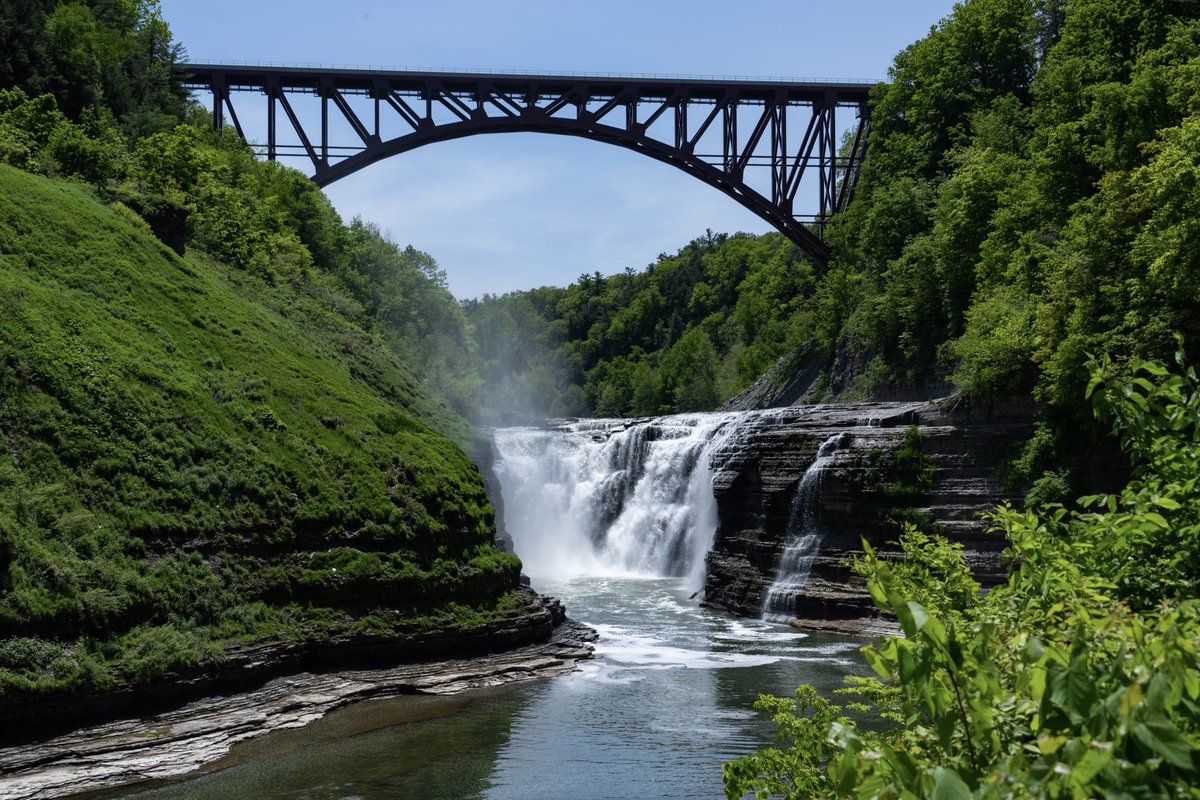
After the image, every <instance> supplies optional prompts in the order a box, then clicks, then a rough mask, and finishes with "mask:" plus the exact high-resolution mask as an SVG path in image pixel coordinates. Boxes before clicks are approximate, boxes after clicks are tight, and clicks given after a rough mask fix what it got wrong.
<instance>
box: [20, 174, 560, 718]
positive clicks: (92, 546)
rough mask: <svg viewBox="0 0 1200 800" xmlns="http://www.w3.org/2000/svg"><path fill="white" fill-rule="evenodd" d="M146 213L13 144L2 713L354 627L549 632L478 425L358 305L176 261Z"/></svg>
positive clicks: (390, 635) (318, 650)
mask: <svg viewBox="0 0 1200 800" xmlns="http://www.w3.org/2000/svg"><path fill="white" fill-rule="evenodd" d="M139 223H140V220H139V219H138V218H137V217H136V215H133V214H132V213H130V212H129V211H128V209H124V208H116V209H114V208H111V207H108V206H106V205H104V204H103V203H102V202H100V201H99V200H97V199H96V197H95V194H94V192H92V191H91V190H89V189H87V188H84V187H81V186H76V185H71V184H65V183H60V182H53V181H49V180H46V179H44V178H39V177H34V176H31V175H28V174H24V173H21V172H18V171H16V170H13V169H10V168H8V167H3V166H0V441H2V445H3V446H2V447H0V716H3V717H4V718H5V719H6V720H7V721H8V722H11V723H14V724H12V725H8V724H6V728H7V731H8V732H9V733H12V732H14V731H18V730H21V731H24V730H26V729H25V728H23V727H22V726H20V725H18V724H16V723H19V722H20V721H21V719H22V718H26V719H33V718H35V717H41V718H43V719H45V718H48V717H52V716H53V715H52V714H49V713H48V712H47V709H51V708H56V709H63V710H64V711H66V710H70V711H72V712H83V711H86V710H88V709H89V708H94V707H95V704H94V703H90V702H89V701H93V700H95V698H96V697H97V696H99V695H106V696H108V697H122V696H123V697H126V698H129V697H131V696H133V695H131V694H130V693H129V692H128V691H126V690H127V689H128V687H130V686H139V685H140V686H157V687H159V688H160V689H161V688H162V687H164V686H167V687H169V686H172V685H175V684H176V683H177V682H178V681H179V680H180V679H186V680H187V681H188V682H190V685H192V686H193V687H198V688H202V687H204V686H211V685H216V684H217V683H220V682H221V681H229V680H233V679H235V678H236V676H235V675H234V674H233V673H235V672H236V673H238V674H243V675H246V676H257V677H261V673H262V671H263V670H264V669H267V670H270V669H280V668H284V667H287V666H288V665H292V666H296V665H299V664H300V663H301V662H305V663H309V662H311V661H312V660H313V659H315V658H318V657H323V658H326V659H327V660H328V658H330V655H329V654H330V653H335V652H337V648H338V647H339V646H340V645H342V644H344V643H346V642H351V643H353V645H354V646H353V647H350V648H349V649H348V650H347V651H346V652H352V653H354V657H355V658H356V659H359V660H362V659H366V658H371V657H386V658H390V659H402V658H406V657H415V656H421V655H427V654H432V653H435V652H440V651H445V650H446V649H458V650H462V649H464V648H468V647H474V648H484V647H488V646H491V645H493V644H497V643H499V644H505V643H517V642H521V641H526V640H531V639H534V638H538V637H544V636H546V635H547V634H548V632H549V628H550V626H551V624H552V619H551V617H552V615H551V614H550V613H549V612H548V611H547V610H546V609H545V608H543V607H542V605H541V603H540V601H538V600H537V599H536V598H531V596H529V595H528V594H527V593H521V592H520V591H518V588H517V587H518V573H519V566H520V565H519V562H518V561H517V560H516V559H515V558H514V557H512V556H510V555H507V554H504V553H502V552H500V551H499V550H497V549H496V548H495V546H494V544H493V532H494V528H493V512H492V508H491V506H490V505H489V503H488V499H487V495H486V493H485V491H484V487H483V482H482V480H481V479H480V476H479V473H478V470H477V469H476V468H475V466H474V465H473V464H472V463H471V462H470V460H468V458H467V457H466V456H465V455H464V454H463V452H462V450H461V449H460V447H459V446H458V445H456V444H455V443H454V442H453V441H451V439H449V438H447V436H446V435H445V434H450V435H453V436H455V437H458V438H459V439H460V441H465V440H466V438H467V437H468V436H469V434H468V432H467V429H466V428H465V426H463V425H462V423H461V422H458V421H456V419H455V418H453V417H452V416H451V415H450V414H449V413H448V412H446V411H445V410H444V409H443V408H440V407H439V406H438V405H437V404H435V403H434V402H432V401H431V400H430V399H429V398H428V397H427V396H425V395H424V394H423V393H422V391H421V390H420V388H419V387H418V385H417V383H416V382H415V381H414V380H413V378H412V377H411V375H410V374H409V373H408V372H407V370H406V369H405V368H404V367H403V365H402V364H400V363H399V362H398V361H397V360H396V358H395V357H394V356H393V355H392V354H391V353H390V352H389V350H388V349H387V348H385V347H383V346H381V344H380V342H379V341H378V339H379V337H378V336H377V335H375V334H373V333H371V332H370V331H368V330H366V329H364V328H363V327H361V326H360V325H359V324H357V323H355V322H353V321H352V320H351V318H350V315H349V314H347V313H345V312H344V311H343V310H344V309H346V308H347V307H348V306H350V305H351V304H350V303H349V301H346V300H344V299H343V298H342V297H341V296H339V295H338V294H337V293H336V292H335V291H334V290H332V289H331V288H329V286H328V284H327V283H326V282H325V281H324V279H322V278H321V277H320V276H319V275H314V274H309V275H301V276H297V277H296V278H294V279H292V280H288V281H284V280H280V279H276V280H274V281H272V280H268V279H265V278H262V277H257V276H255V275H254V274H252V273H248V272H246V271H234V270H228V269H226V268H224V267H222V266H221V265H219V264H215V263H211V262H209V261H206V260H201V259H200V258H196V257H188V258H179V257H177V256H175V255H174V254H173V253H171V252H170V251H169V250H168V249H167V248H165V247H164V246H162V245H161V244H160V243H159V242H158V241H157V240H155V239H154V238H153V237H152V236H151V235H150V234H149V232H148V231H147V230H145V228H144V226H143V225H140V224H139ZM431 426H432V427H431ZM434 428H437V429H438V431H440V432H438V431H435V430H434ZM497 631H499V632H502V633H501V635H498V636H497V637H495V638H494V639H493V638H489V635H490V634H491V633H495V632H497ZM496 639H498V640H499V641H495V640H496ZM264 643H265V644H266V645H267V646H266V647H265V648H264V647H263V646H262V645H263V644H264ZM249 645H255V647H254V648H253V652H254V657H253V658H242V657H241V656H240V655H239V654H240V653H241V652H243V650H245V648H246V647H247V646H249ZM276 645H277V646H276ZM333 657H336V656H333ZM222 664H225V666H226V668H224V669H223V668H222ZM98 690H111V691H98ZM150 695H151V696H156V697H168V696H170V691H169V690H168V691H165V692H160V693H159V694H153V693H150ZM143 696H147V694H146V693H143ZM109 710H112V709H109ZM60 721H61V720H60Z"/></svg>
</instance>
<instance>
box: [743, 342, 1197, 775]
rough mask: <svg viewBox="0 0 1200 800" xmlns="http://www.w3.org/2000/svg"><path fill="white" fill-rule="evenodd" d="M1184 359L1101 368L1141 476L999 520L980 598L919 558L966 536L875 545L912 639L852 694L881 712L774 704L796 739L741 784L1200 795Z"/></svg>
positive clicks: (755, 765) (878, 587) (1109, 412)
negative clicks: (1122, 372)
mask: <svg viewBox="0 0 1200 800" xmlns="http://www.w3.org/2000/svg"><path fill="white" fill-rule="evenodd" d="M1177 360H1178V364H1179V367H1180V369H1179V371H1178V372H1176V373H1171V372H1168V370H1167V369H1166V368H1165V367H1164V366H1163V365H1162V364H1160V363H1138V364H1135V365H1134V378H1133V379H1132V381H1129V382H1124V383H1121V382H1118V381H1116V380H1113V379H1112V378H1105V377H1104V369H1105V368H1109V365H1108V364H1107V362H1106V363H1105V364H1104V365H1103V366H1102V367H1097V368H1096V371H1095V373H1094V377H1093V381H1092V385H1091V388H1090V389H1089V394H1091V393H1092V392H1093V390H1094V389H1095V388H1096V387H1098V386H1101V385H1104V386H1105V390H1104V391H1103V392H1099V393H1096V394H1095V400H1096V407H1097V411H1098V414H1099V416H1101V417H1102V418H1103V419H1107V420H1111V421H1112V423H1113V427H1114V430H1115V432H1116V433H1117V434H1118V436H1119V437H1120V439H1121V442H1122V444H1123V446H1124V447H1125V449H1126V451H1127V452H1128V453H1129V455H1130V456H1131V457H1132V459H1133V461H1134V463H1135V473H1134V477H1133V479H1132V481H1131V482H1130V483H1129V485H1128V486H1127V487H1125V489H1124V490H1123V491H1122V492H1121V493H1120V494H1119V495H1114V496H1105V497H1088V498H1084V499H1083V500H1082V501H1081V503H1080V505H1081V509H1080V510H1068V509H1066V508H1063V507H1061V506H1045V507H1043V508H1041V509H1039V510H1038V511H1037V512H1036V513H1035V512H1029V511H1026V512H1022V511H1017V510H1014V509H1012V508H1007V507H1005V508H1000V509H998V510H997V511H996V512H994V514H993V520H994V521H995V523H996V524H997V526H998V527H999V528H1000V529H1001V530H1003V531H1004V533H1006V534H1007V536H1008V537H1009V539H1010V541H1011V543H1012V548H1011V551H1010V553H1011V556H1012V558H1013V563H1014V564H1015V572H1014V574H1013V576H1012V578H1011V580H1010V581H1009V583H1008V585H1007V586H1004V587H1001V588H997V589H995V590H993V591H992V592H991V593H989V594H988V595H987V596H986V598H983V599H976V598H975V597H974V596H973V595H971V594H964V593H963V592H961V591H960V590H961V588H962V581H961V565H960V566H959V567H957V568H956V570H957V571H956V572H955V574H957V575H958V576H959V579H956V580H955V581H954V582H953V584H952V585H953V587H954V591H952V592H951V591H946V590H944V589H943V588H942V587H941V586H939V584H938V582H936V581H930V580H929V579H928V571H927V570H924V569H921V568H920V566H919V565H917V566H916V567H915V568H914V565H913V563H912V562H921V561H923V562H925V563H926V564H928V563H942V564H945V563H947V562H946V561H945V559H946V558H951V559H953V557H954V555H955V553H954V550H953V548H951V547H950V546H948V545H944V544H943V545H942V546H940V547H937V548H935V550H937V551H938V552H937V553H936V554H935V555H933V556H931V555H930V551H929V542H928V541H923V542H922V543H921V544H923V545H924V546H923V547H920V548H918V549H915V550H910V552H909V554H908V557H907V561H906V563H905V564H901V565H889V564H887V563H884V562H883V561H881V560H879V559H877V558H876V557H875V556H874V555H873V554H871V553H870V551H869V550H868V557H867V559H866V561H865V562H864V564H863V565H862V569H863V571H864V572H865V573H866V574H867V575H868V576H869V586H870V590H871V594H872V596H873V597H874V599H875V601H876V603H877V604H878V605H879V607H880V608H882V609H883V610H884V611H886V612H889V613H891V614H894V615H895V616H896V618H898V619H899V621H900V625H901V628H902V630H903V633H904V636H903V637H897V638H889V639H887V640H885V641H884V642H882V643H881V644H878V645H874V646H871V647H867V648H865V650H864V652H865V654H866V657H867V661H868V663H869V664H870V665H871V667H872V668H873V669H874V670H875V672H877V673H878V674H879V676H880V679H879V680H875V679H871V680H859V681H855V682H854V683H855V685H854V686H852V687H850V688H849V689H847V690H843V691H844V692H848V693H858V694H861V695H863V696H864V698H865V699H866V700H867V701H868V703H867V704H864V703H850V704H848V705H846V706H839V705H836V704H834V703H832V702H831V701H830V700H828V699H825V698H822V697H819V696H817V694H816V693H815V692H814V691H813V690H812V688H811V687H802V688H801V689H800V690H799V691H798V692H797V694H796V699H795V700H792V699H783V698H776V697H763V698H762V699H761V700H760V702H759V708H760V709H761V710H764V711H768V712H770V713H771V714H772V715H773V717H774V719H775V722H776V724H777V726H778V732H779V742H780V746H779V747H777V748H771V749H767V750H764V751H761V752H759V753H756V754H752V755H750V756H747V757H745V758H742V759H739V760H737V761H734V762H732V763H730V764H728V765H726V767H725V784H726V795H727V796H728V797H729V798H741V797H744V796H745V795H747V794H753V795H754V796H756V797H761V798H766V797H771V796H783V797H788V798H808V797H881V798H900V797H936V798H968V797H978V798H985V797H987V798H991V797H996V798H999V797H1072V798H1085V797H1111V798H1117V797H1200V605H1198V604H1197V601H1196V599H1195V598H1196V597H1197V595H1198V594H1200V381H1197V377H1196V372H1195V369H1194V368H1192V367H1190V366H1187V365H1186V363H1185V362H1184V360H1183V357H1182V355H1178V356H1177ZM959 561H961V559H959ZM934 609H938V611H935V610H934ZM870 715H878V717H879V718H880V719H881V720H882V723H879V722H870V721H867V720H869V716H870Z"/></svg>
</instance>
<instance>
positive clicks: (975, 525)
mask: <svg viewBox="0 0 1200 800" xmlns="http://www.w3.org/2000/svg"><path fill="white" fill-rule="evenodd" d="M1032 422H1033V413H1032V408H1031V407H1029V406H1024V405H1017V404H1012V405H1007V406H994V407H991V408H988V409H978V408H976V409H969V408H966V407H965V406H964V405H961V404H960V405H958V406H954V405H953V404H951V403H948V402H944V401H943V402H914V403H867V404H862V403H855V404H831V405H825V406H810V407H790V408H783V409H776V410H774V411H771V412H765V413H760V414H759V415H757V416H755V417H754V419H753V420H752V421H749V422H748V423H747V425H748V426H749V427H748V429H747V430H746V431H744V432H743V434H742V435H740V436H738V437H737V439H736V446H731V447H726V448H724V449H722V450H721V451H719V452H717V453H714V454H713V458H712V467H713V493H714V495H715V497H716V502H717V514H718V519H719V522H718V526H717V533H716V538H715V541H714V543H713V547H712V550H711V552H710V553H709V555H708V559H707V579H706V585H705V603H706V604H707V605H709V606H712V607H717V608H722V609H725V610H727V611H731V612H733V613H736V614H741V615H744V616H752V617H758V616H760V615H761V614H762V612H763V602H764V598H765V597H766V595H767V593H768V590H769V589H770V587H771V586H772V584H773V583H774V582H775V581H776V578H777V577H778V573H779V565H780V560H781V557H782V555H783V552H784V550H785V549H786V548H787V547H788V546H789V545H794V544H795V543H796V541H797V539H798V537H800V536H802V535H804V534H805V533H813V532H815V533H816V536H815V537H814V540H815V547H814V550H813V552H812V554H811V566H810V567H808V573H807V576H806V578H805V579H804V581H803V585H802V586H801V587H799V588H797V589H795V590H794V591H792V590H789V594H791V595H793V596H794V599H793V600H792V603H793V605H792V606H791V608H792V611H791V613H792V614H793V615H794V617H795V621H794V623H793V624H799V625H802V626H804V627H814V628H821V629H827V630H837V631H843V632H847V633H866V634H871V633H875V632H878V631H879V630H882V629H883V628H884V627H886V626H887V623H886V622H885V621H882V620H879V619H878V617H877V614H876V611H875V606H874V603H873V602H872V601H871V599H870V596H869V595H868V594H867V592H866V586H865V583H864V582H863V581H862V579H861V578H859V577H858V576H855V575H853V574H852V573H851V571H850V569H849V565H848V562H849V561H850V560H851V559H852V558H853V557H854V556H856V555H860V554H861V553H862V545H861V542H862V540H863V539H864V538H865V539H866V540H867V541H869V542H870V543H871V545H872V547H875V548H876V549H877V550H881V551H883V552H887V551H888V550H889V549H894V548H892V547H889V542H891V541H893V540H894V539H895V538H896V537H897V535H898V534H899V527H898V526H897V524H896V523H895V522H894V521H892V519H893V518H894V517H896V516H897V513H900V514H903V515H907V516H910V517H917V516H919V517H921V518H923V519H924V520H926V521H927V522H930V523H934V524H936V525H937V526H940V528H941V530H942V532H943V533H944V534H945V535H946V536H947V538H949V539H950V540H951V541H954V542H960V543H962V544H963V546H964V548H965V552H966V557H967V560H968V563H969V564H970V565H971V566H972V568H973V569H974V571H975V574H976V577H977V579H978V580H980V581H981V582H982V583H984V584H985V585H988V584H994V583H997V582H999V581H1000V580H1002V579H1003V570H1002V567H1001V565H1000V558H999V556H1000V553H1001V551H1002V550H1003V549H1004V547H1005V544H1006V543H1005V541H1004V539H1003V537H1002V536H1001V535H999V534H995V533H990V532H989V531H988V524H987V523H986V521H984V520H983V519H981V518H980V515H981V514H982V513H983V512H985V511H987V510H988V509H990V508H992V507H994V506H995V505H997V504H998V503H1000V502H1003V501H1005V500H1009V501H1013V502H1018V501H1019V494H1020V493H1016V494H1014V493H1010V492H1006V491H1005V490H1004V489H1003V488H1002V487H1001V485H1000V483H999V481H998V479H997V477H996V473H997V468H998V466H999V465H1000V463H1001V462H1002V460H1003V459H1004V458H1005V457H1006V456H1011V455H1012V454H1013V452H1014V450H1015V448H1016V447H1017V446H1019V445H1020V444H1021V443H1022V442H1023V441H1024V440H1025V439H1027V438H1028V436H1029V435H1030V433H1031V431H1032ZM913 426H915V427H916V428H917V429H918V430H919V432H920V440H919V450H920V454H921V459H922V462H923V463H926V464H928V465H929V466H932V467H933V470H932V471H930V472H929V473H928V475H929V476H930V477H929V478H928V485H926V486H924V487H922V490H921V491H919V492H910V493H909V494H908V495H906V496H904V497H901V498H899V499H898V497H897V492H896V491H895V486H894V483H893V484H892V488H891V489H890V490H889V488H888V486H887V485H886V484H887V483H888V480H889V478H894V477H895V476H894V475H892V476H889V475H887V474H886V472H887V470H886V467H887V465H888V464H889V463H892V462H894V461H895V454H896V453H897V452H898V451H900V450H901V449H902V448H905V447H906V442H905V439H906V435H907V432H908V430H909V429H910V428H912V427H913ZM839 434H844V435H842V436H840V437H839ZM833 437H838V444H837V448H836V451H835V452H834V453H833V454H832V457H830V458H828V459H822V461H823V462H825V463H824V469H823V470H822V472H821V475H820V476H819V490H818V491H816V492H815V493H814V494H815V498H816V500H815V505H816V508H815V509H810V510H809V511H810V513H808V514H807V520H806V519H805V514H804V513H798V512H797V508H796V507H795V506H796V504H795V502H794V501H795V500H796V495H797V489H798V487H799V485H800V483H801V480H802V479H803V478H804V475H805V473H806V471H808V470H809V469H810V468H811V467H812V466H813V464H814V461H815V460H816V457H817V452H818V450H819V449H820V447H821V445H822V444H823V443H825V442H828V441H829V440H830V439H831V438H833ZM811 479H812V476H810V480H811ZM806 526H807V528H806ZM776 594H778V587H777V590H776Z"/></svg>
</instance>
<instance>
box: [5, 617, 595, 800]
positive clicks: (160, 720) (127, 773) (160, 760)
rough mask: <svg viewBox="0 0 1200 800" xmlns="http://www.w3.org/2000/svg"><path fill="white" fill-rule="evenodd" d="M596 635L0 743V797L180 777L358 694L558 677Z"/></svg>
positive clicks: (566, 626) (291, 679)
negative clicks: (44, 737) (27, 741)
mask: <svg viewBox="0 0 1200 800" xmlns="http://www.w3.org/2000/svg"><path fill="white" fill-rule="evenodd" d="M555 605H557V603H556V601H555ZM558 608H560V609H561V606H558ZM595 640H596V632H595V631H593V630H592V629H591V628H588V627H587V626H585V625H582V624H580V623H577V622H575V621H573V620H570V619H566V618H562V619H561V620H560V621H559V623H558V624H557V625H556V626H555V627H554V630H553V633H552V634H551V635H550V638H549V639H548V640H546V641H542V642H537V643H533V644H527V645H524V646H522V647H518V648H515V649H512V650H507V651H504V652H500V653H493V654H487V655H480V656H474V657H470V658H450V659H446V660H444V661H431V662H424V663H407V664H401V665H399V666H391V667H386V668H379V669H342V670H331V671H322V672H301V673H298V674H293V675H287V676H285V677H279V678H274V679H272V680H270V681H268V682H267V683H265V684H264V685H262V686H260V687H258V688H256V689H252V690H249V691H244V692H239V693H234V694H225V695H219V696H210V697H204V698H201V699H198V700H193V701H192V702H189V703H187V704H186V705H183V706H180V707H178V708H176V709H173V710H170V711H165V712H163V713H160V714H156V715H153V716H148V717H143V718H132V719H123V720H119V721H116V722H109V723H105V724H101V725H96V726H93V727H88V728H83V729H80V730H77V731H73V732H71V733H67V734H63V735H60V736H56V737H54V738H52V739H48V740H44V741H39V742H36V743H32V744H21V745H15V746H10V747H3V748H0V800H18V799H19V800H36V799H37V798H51V797H62V796H64V795H70V794H75V793H79V792H89V791H94V790H97V789H103V788H109V787H113V786H119V785H122V784H126V783H134V782H140V781H147V780H162V779H166V778H175V777H179V776H181V775H184V774H187V773H189V772H193V771H195V770H197V769H199V768H200V767H202V766H203V765H205V764H210V763H212V762H213V761H216V760H217V759H219V758H221V757H223V756H225V755H226V754H228V753H229V752H230V750H231V748H233V747H234V746H235V745H237V744H239V743H241V742H245V741H247V740H249V739H253V738H255V737H258V736H262V735H263V734H266V733H270V732H273V731H280V730H286V729H289V728H299V727H302V726H304V725H307V724H309V723H311V722H314V721H315V720H318V719H320V718H321V717H323V716H325V715H326V714H328V713H329V712H331V711H333V710H335V709H337V708H341V707H344V706H347V705H350V704H352V703H357V702H360V701H363V700H378V699H384V698H389V697H396V696H399V695H412V694H437V695H446V694H455V693H457V692H461V691H464V690H466V689H474V688H482V687H488V686H500V685H502V684H506V683H512V682H515V681H523V680H530V679H533V678H547V677H554V676H559V675H566V674H568V673H570V672H573V671H574V670H575V665H576V662H577V661H579V660H582V659H588V658H591V657H592V652H593V649H594V648H593V645H592V642H594V641H595Z"/></svg>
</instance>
